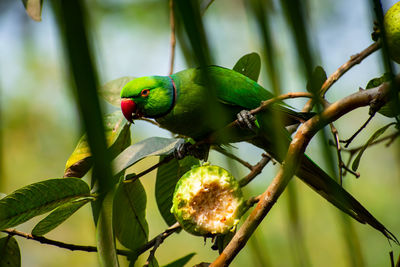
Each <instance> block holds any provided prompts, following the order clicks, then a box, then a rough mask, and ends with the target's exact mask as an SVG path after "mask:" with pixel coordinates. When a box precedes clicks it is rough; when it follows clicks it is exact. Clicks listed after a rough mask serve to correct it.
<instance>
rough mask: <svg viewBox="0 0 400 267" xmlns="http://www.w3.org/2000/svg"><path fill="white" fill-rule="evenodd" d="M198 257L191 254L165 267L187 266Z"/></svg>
mask: <svg viewBox="0 0 400 267" xmlns="http://www.w3.org/2000/svg"><path fill="white" fill-rule="evenodd" d="M194 255H196V253H189V254H187V255H186V256H183V257H182V258H179V259H177V260H175V261H173V262H171V263H168V264H166V265H164V266H163V267H181V266H185V264H186V263H188V262H189V261H190V259H191V258H193V256H194Z"/></svg>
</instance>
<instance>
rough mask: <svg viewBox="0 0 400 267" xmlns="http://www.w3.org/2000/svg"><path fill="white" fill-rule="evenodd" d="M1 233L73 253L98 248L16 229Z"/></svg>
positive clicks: (123, 252)
mask: <svg viewBox="0 0 400 267" xmlns="http://www.w3.org/2000/svg"><path fill="white" fill-rule="evenodd" d="M1 232H3V233H6V234H8V235H10V236H20V237H23V238H26V239H30V240H34V241H37V242H40V243H42V244H47V245H51V246H56V247H59V248H65V249H69V250H72V251H74V250H80V251H86V252H97V247H95V246H82V245H74V244H68V243H64V242H60V241H56V240H52V239H48V238H46V237H44V236H36V235H32V234H28V233H24V232H21V231H18V230H16V229H5V230H1ZM117 254H118V255H123V256H129V255H131V254H132V252H131V251H129V250H122V249H117Z"/></svg>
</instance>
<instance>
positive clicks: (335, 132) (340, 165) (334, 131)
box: [329, 123, 345, 185]
mask: <svg viewBox="0 0 400 267" xmlns="http://www.w3.org/2000/svg"><path fill="white" fill-rule="evenodd" d="M329 125H330V127H331V132H332V135H333V139H334V140H335V145H336V155H337V158H338V170H339V184H340V185H342V183H343V166H344V165H345V164H344V163H343V160H342V153H341V151H342V148H341V146H340V140H339V133H338V130H337V129H336V127H335V126H334V125H333V123H331V124H329Z"/></svg>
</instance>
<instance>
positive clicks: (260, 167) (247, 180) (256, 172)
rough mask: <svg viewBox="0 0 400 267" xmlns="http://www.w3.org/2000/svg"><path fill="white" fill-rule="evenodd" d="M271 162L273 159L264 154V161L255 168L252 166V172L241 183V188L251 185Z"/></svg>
mask: <svg viewBox="0 0 400 267" xmlns="http://www.w3.org/2000/svg"><path fill="white" fill-rule="evenodd" d="M270 161H271V157H270V156H268V155H266V154H263V155H262V159H261V160H260V161H259V162H258V163H257V164H256V165H254V166H252V168H251V171H250V173H249V174H247V175H246V176H245V177H244V178H242V179H241V180H240V181H239V185H240V187H243V186H245V185H247V184H248V183H250V182H251V181H252V180H253V179H254V178H255V177H256V176H257V175H259V174H260V173H261V172H262V170H263V169H264V167H265V166H266V165H267V164H268V162H270Z"/></svg>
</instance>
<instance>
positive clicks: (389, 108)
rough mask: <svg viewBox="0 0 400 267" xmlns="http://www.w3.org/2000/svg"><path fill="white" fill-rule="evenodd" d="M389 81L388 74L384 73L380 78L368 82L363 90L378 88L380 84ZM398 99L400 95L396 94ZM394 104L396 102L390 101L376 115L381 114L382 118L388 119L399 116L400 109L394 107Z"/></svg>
mask: <svg viewBox="0 0 400 267" xmlns="http://www.w3.org/2000/svg"><path fill="white" fill-rule="evenodd" d="M391 80H392V79H391V76H390V73H385V74H383V75H382V76H381V77H378V78H374V79H372V80H370V81H369V82H368V83H367V86H366V87H365V89H371V88H375V87H378V86H379V85H381V84H382V83H384V82H390V81H391ZM398 98H400V93H398ZM395 104H396V100H395V99H392V100H391V101H389V102H388V103H386V104H385V105H383V106H382V107H381V108H380V109H379V110H378V113H380V114H382V115H383V116H386V117H389V118H393V117H396V116H398V115H400V107H398V106H396V105H395Z"/></svg>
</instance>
